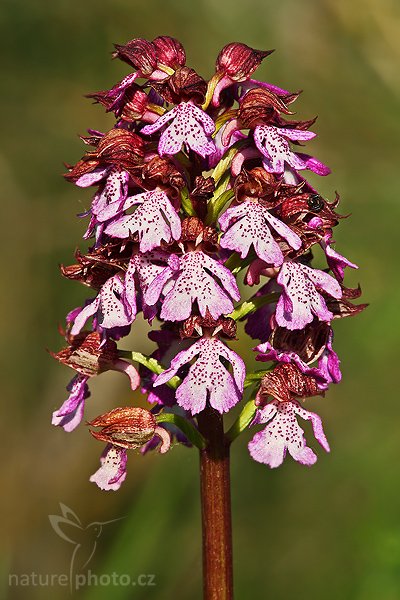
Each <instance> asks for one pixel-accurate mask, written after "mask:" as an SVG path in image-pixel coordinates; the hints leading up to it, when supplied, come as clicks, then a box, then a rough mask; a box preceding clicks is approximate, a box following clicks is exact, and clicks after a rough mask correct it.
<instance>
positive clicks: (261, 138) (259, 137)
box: [254, 125, 330, 175]
mask: <svg viewBox="0 0 400 600" xmlns="http://www.w3.org/2000/svg"><path fill="white" fill-rule="evenodd" d="M315 136H316V134H315V133H313V132H312V131H303V130H301V129H286V128H280V127H273V126H271V125H258V126H257V127H256V128H255V130H254V141H255V144H256V146H257V148H258V150H259V151H260V152H261V154H262V155H263V156H264V157H265V160H264V161H263V165H264V168H265V170H266V171H268V172H269V173H283V172H284V170H285V162H286V163H287V164H288V165H290V166H291V167H293V169H295V170H298V171H299V170H302V169H309V170H310V171H314V173H317V174H318V175H328V173H330V169H329V168H328V167H327V166H326V165H324V164H323V163H321V162H320V161H318V160H317V159H316V158H313V157H310V156H308V155H306V154H298V153H296V152H292V151H291V150H290V147H289V142H288V139H289V140H294V141H298V140H312V139H313V138H314V137H315Z"/></svg>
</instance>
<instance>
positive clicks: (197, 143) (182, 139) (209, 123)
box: [141, 102, 216, 158]
mask: <svg viewBox="0 0 400 600" xmlns="http://www.w3.org/2000/svg"><path fill="white" fill-rule="evenodd" d="M170 120H172V123H171V124H170V125H169V126H168V127H167V129H166V130H165V131H164V132H163V133H162V134H161V138H160V141H159V144H158V151H159V153H160V156H163V155H164V154H169V155H172V154H177V153H178V152H179V151H180V150H181V148H182V145H183V144H185V145H186V146H188V147H189V148H191V150H193V151H194V152H196V153H197V154H200V156H202V157H203V158H205V157H206V156H208V155H210V154H213V153H214V152H215V151H216V149H215V145H214V143H213V142H212V141H211V140H210V139H209V138H208V136H209V135H211V134H212V133H213V131H214V129H215V124H214V121H213V120H212V119H211V117H209V116H208V115H207V114H206V113H205V112H204V111H202V110H201V109H200V108H198V107H197V106H195V105H194V104H192V103H191V102H181V104H178V105H177V106H175V107H174V108H173V109H172V110H170V111H169V112H168V113H166V114H165V115H163V116H162V117H160V118H159V119H157V121H156V122H155V123H154V124H152V125H146V126H145V127H143V129H142V130H141V131H142V133H145V134H146V135H150V134H152V133H154V132H155V131H157V130H158V129H160V128H161V127H162V126H163V125H165V124H166V123H167V122H168V121H170Z"/></svg>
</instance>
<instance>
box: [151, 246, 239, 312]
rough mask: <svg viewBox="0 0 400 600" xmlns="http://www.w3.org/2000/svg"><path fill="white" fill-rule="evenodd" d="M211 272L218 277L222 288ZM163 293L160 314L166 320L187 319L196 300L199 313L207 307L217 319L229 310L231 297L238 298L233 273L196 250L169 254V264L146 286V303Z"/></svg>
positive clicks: (156, 298) (155, 299)
mask: <svg viewBox="0 0 400 600" xmlns="http://www.w3.org/2000/svg"><path fill="white" fill-rule="evenodd" d="M210 273H211V274H210ZM212 275H214V277H217V278H218V279H219V280H220V282H221V284H222V286H223V289H222V288H221V285H220V284H218V283H217V282H216V281H215V278H214V277H213V276H212ZM162 293H164V294H165V298H164V300H163V303H162V308H161V314H160V316H161V318H162V319H165V320H167V321H184V320H185V319H187V318H188V317H189V316H190V314H191V311H192V304H193V302H194V301H195V300H197V304H198V307H199V311H200V314H201V316H203V317H204V316H205V315H206V312H207V309H208V311H209V312H210V314H211V316H212V317H213V319H218V317H220V316H221V315H222V314H229V313H231V312H232V310H233V303H232V300H231V298H233V299H234V300H236V301H237V300H239V299H240V293H239V288H238V286H237V284H236V280H235V277H234V276H233V275H232V273H231V272H230V271H229V270H228V269H227V268H226V267H224V266H223V265H221V264H220V263H219V262H217V261H216V260H214V259H212V258H211V257H210V256H208V255H207V254H205V253H204V252H201V251H199V250H197V251H194V252H186V253H185V254H183V255H182V256H181V257H178V256H177V255H175V254H171V255H170V258H169V261H168V266H167V267H166V268H165V269H164V270H163V271H162V272H161V273H160V274H159V275H158V276H157V277H156V278H155V279H154V281H153V282H152V283H151V284H150V285H149V287H148V290H147V292H146V293H145V295H144V299H145V302H146V303H147V304H149V305H154V304H156V302H157V301H158V299H159V298H160V296H161V294H162Z"/></svg>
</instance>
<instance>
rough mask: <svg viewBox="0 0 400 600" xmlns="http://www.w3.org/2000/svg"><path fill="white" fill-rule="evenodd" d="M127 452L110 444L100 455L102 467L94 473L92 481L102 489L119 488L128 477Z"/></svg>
mask: <svg viewBox="0 0 400 600" xmlns="http://www.w3.org/2000/svg"><path fill="white" fill-rule="evenodd" d="M126 463H127V452H126V450H125V449H124V448H118V447H117V446H113V445H111V444H108V445H107V446H106V448H105V450H104V452H103V454H102V455H101V457H100V464H101V467H100V468H99V469H98V470H97V471H96V472H95V473H93V475H92V476H91V477H90V481H91V482H92V483H95V484H96V485H97V486H98V487H99V488H100V489H101V490H106V491H109V490H118V489H119V488H120V487H121V484H122V483H123V482H124V481H125V479H126Z"/></svg>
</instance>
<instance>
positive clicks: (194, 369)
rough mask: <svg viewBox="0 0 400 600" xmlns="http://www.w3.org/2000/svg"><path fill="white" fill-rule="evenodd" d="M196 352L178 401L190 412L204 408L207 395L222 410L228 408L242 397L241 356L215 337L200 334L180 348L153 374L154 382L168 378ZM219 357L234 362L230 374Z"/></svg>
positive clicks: (180, 388)
mask: <svg viewBox="0 0 400 600" xmlns="http://www.w3.org/2000/svg"><path fill="white" fill-rule="evenodd" d="M196 356H197V359H196V361H195V362H194V364H193V365H192V366H191V367H190V369H189V372H188V374H187V376H186V377H185V379H184V380H183V382H182V383H181V385H180V386H179V387H178V389H177V391H176V401H177V403H178V404H179V405H180V406H181V407H182V408H184V409H185V410H189V411H190V412H191V413H192V414H193V415H194V414H197V413H199V412H201V411H202V410H204V408H205V406H206V403H207V399H208V401H209V403H210V405H211V406H212V407H213V408H215V409H216V410H218V411H219V412H220V413H221V414H222V413H224V412H227V411H229V410H230V409H231V408H232V407H233V406H235V404H237V403H238V402H239V401H240V400H241V397H242V392H243V383H244V378H245V365H244V362H243V361H242V359H241V358H240V356H238V355H237V354H236V353H235V352H233V351H232V350H230V349H229V348H228V347H227V346H225V344H223V342H221V341H220V340H219V339H217V338H201V339H200V340H198V341H197V342H195V343H194V344H193V345H192V346H190V348H188V349H187V350H183V351H182V352H180V353H179V354H178V355H177V356H176V357H175V358H174V359H173V360H172V361H171V366H170V368H169V369H167V370H166V371H164V373H162V374H161V375H159V376H158V377H157V378H156V380H155V382H154V386H159V385H162V384H163V383H166V382H167V381H169V380H170V379H171V377H173V376H174V375H175V374H176V373H177V371H178V369H179V368H180V367H181V366H183V365H185V364H187V363H188V362H189V361H191V360H192V359H193V358H195V357H196ZM221 357H223V358H225V359H226V360H227V361H229V362H230V363H231V365H232V366H233V371H234V375H233V377H232V375H231V374H230V373H229V371H227V369H226V368H225V367H224V365H223V364H222V362H221V360H220V358H221Z"/></svg>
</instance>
